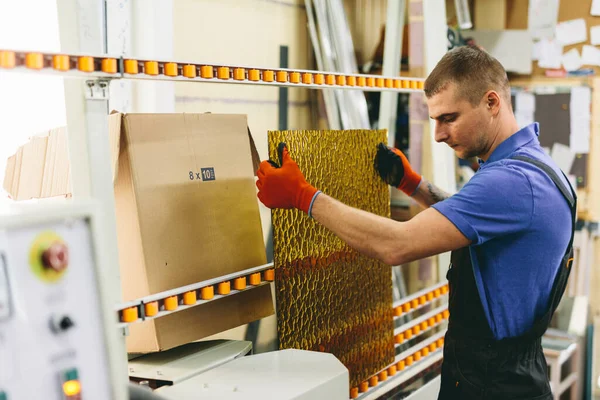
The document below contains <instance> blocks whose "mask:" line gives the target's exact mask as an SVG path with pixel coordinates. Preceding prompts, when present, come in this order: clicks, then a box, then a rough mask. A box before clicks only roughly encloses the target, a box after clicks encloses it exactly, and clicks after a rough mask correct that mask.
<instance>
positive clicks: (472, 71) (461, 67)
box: [425, 46, 510, 107]
mask: <svg viewBox="0 0 600 400" xmlns="http://www.w3.org/2000/svg"><path fill="white" fill-rule="evenodd" d="M450 83H454V84H455V85H456V87H457V89H458V96H459V97H460V98H464V99H466V100H467V101H468V102H469V103H471V104H472V105H473V106H476V105H477V104H479V102H480V101H481V98H482V97H483V95H484V94H485V93H486V92H487V91H488V90H495V91H497V92H498V93H499V94H500V95H501V96H503V97H504V99H505V100H506V101H507V102H508V105H509V107H510V84H509V82H508V76H507V75H506V70H505V69H504V67H503V66H502V64H500V62H499V61H498V60H497V59H495V58H494V57H492V56H491V55H489V54H488V53H487V52H485V51H484V50H481V49H478V48H476V47H470V46H462V47H457V48H454V49H452V50H450V51H449V52H447V53H446V54H444V56H443V57H442V59H441V60H440V61H439V62H438V63H437V65H436V66H435V68H434V69H433V71H431V74H429V76H428V77H427V79H426V80H425V96H427V98H429V97H432V96H434V95H436V94H437V93H439V92H441V91H442V90H444V89H445V88H446V87H447V86H448V84H450Z"/></svg>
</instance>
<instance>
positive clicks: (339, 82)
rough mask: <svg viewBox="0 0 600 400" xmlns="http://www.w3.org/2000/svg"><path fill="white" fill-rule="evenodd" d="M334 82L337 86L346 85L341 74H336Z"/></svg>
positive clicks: (344, 78)
mask: <svg viewBox="0 0 600 400" xmlns="http://www.w3.org/2000/svg"><path fill="white" fill-rule="evenodd" d="M335 83H337V84H338V85H339V86H346V77H345V76H342V75H337V76H336V77H335Z"/></svg>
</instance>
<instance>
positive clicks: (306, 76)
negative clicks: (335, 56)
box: [302, 72, 313, 85]
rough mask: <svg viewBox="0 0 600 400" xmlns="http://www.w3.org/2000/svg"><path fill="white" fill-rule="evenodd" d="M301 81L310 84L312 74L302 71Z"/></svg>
mask: <svg viewBox="0 0 600 400" xmlns="http://www.w3.org/2000/svg"><path fill="white" fill-rule="evenodd" d="M302 83H304V84H305V85H310V84H311V83H313V76H312V74H309V73H308V72H305V73H303V74H302Z"/></svg>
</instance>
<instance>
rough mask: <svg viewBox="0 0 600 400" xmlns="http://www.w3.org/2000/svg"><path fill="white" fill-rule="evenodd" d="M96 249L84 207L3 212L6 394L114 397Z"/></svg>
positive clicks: (0, 338)
mask: <svg viewBox="0 0 600 400" xmlns="http://www.w3.org/2000/svg"><path fill="white" fill-rule="evenodd" d="M17 214H18V213H17ZM95 250H96V249H95V246H94V235H93V231H92V229H91V219H90V218H89V217H87V216H86V215H85V213H81V212H79V213H75V215H73V216H69V215H68V213H65V212H64V210H63V212H61V213H58V214H57V215H56V217H52V211H49V213H39V211H38V212H37V213H27V212H25V213H23V214H22V215H20V216H19V215H15V214H14V212H11V213H10V214H9V215H8V216H7V217H5V218H4V217H3V215H2V214H1V213H0V400H20V399H27V400H30V399H31V400H33V399H47V400H75V399H77V400H80V399H81V400H90V399H91V400H95V399H98V400H100V399H102V400H107V399H112V398H114V396H113V395H112V389H111V378H110V377H111V373H110V364H109V361H108V356H107V353H108V352H107V340H106V334H105V329H104V326H105V323H104V322H103V321H104V320H103V318H104V317H103V308H102V302H101V298H100V293H99V285H98V282H97V276H96V265H95V263H96V259H97V258H96V256H95ZM115 331H116V330H115ZM115 334H116V332H115Z"/></svg>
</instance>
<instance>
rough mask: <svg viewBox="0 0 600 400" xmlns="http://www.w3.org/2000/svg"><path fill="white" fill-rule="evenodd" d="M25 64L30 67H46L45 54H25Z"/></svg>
mask: <svg viewBox="0 0 600 400" xmlns="http://www.w3.org/2000/svg"><path fill="white" fill-rule="evenodd" d="M25 66H26V67H27V68H30V69H42V68H44V56H43V55H42V53H27V54H26V55H25Z"/></svg>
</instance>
